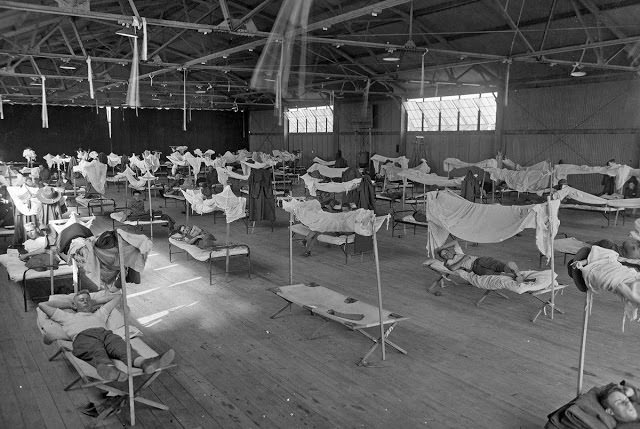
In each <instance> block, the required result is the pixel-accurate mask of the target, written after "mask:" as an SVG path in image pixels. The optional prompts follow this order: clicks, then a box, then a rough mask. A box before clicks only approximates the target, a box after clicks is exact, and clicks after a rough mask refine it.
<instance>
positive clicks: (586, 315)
mask: <svg viewBox="0 0 640 429" xmlns="http://www.w3.org/2000/svg"><path fill="white" fill-rule="evenodd" d="M592 301H593V294H592V292H591V291H590V290H588V289H587V296H586V298H585V300H584V320H583V322H582V341H581V342H580V359H579V360H578V387H577V395H580V394H581V393H582V380H583V376H584V355H585V351H586V348H587V328H588V326H589V313H591V305H592Z"/></svg>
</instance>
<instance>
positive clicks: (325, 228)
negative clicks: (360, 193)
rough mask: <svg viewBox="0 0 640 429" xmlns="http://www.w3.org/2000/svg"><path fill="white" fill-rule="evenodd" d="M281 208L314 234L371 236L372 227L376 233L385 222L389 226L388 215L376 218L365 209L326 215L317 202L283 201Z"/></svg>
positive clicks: (372, 212)
mask: <svg viewBox="0 0 640 429" xmlns="http://www.w3.org/2000/svg"><path fill="white" fill-rule="evenodd" d="M282 208H283V209H284V210H285V211H286V212H288V213H293V215H294V216H295V217H296V219H298V220H299V221H300V222H301V223H302V224H303V225H305V226H306V227H308V228H309V229H310V230H311V231H314V232H355V233H356V234H359V235H364V236H372V235H373V228H374V227H375V230H376V231H378V230H379V229H380V228H381V227H382V224H383V223H384V222H385V221H387V228H388V226H389V218H390V216H389V215H386V216H377V217H376V214H375V212H374V211H373V210H365V209H357V210H354V211H350V212H342V213H328V212H325V211H323V210H322V206H321V205H320V201H318V200H308V201H300V200H296V199H292V200H291V201H286V200H283V201H282Z"/></svg>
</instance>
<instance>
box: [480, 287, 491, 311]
mask: <svg viewBox="0 0 640 429" xmlns="http://www.w3.org/2000/svg"><path fill="white" fill-rule="evenodd" d="M491 292H493V291H492V290H485V291H484V293H483V294H482V296H481V297H480V299H479V300H477V301H476V307H480V304H482V302H483V301H484V300H485V299H487V297H488V296H489V294H490V293H491Z"/></svg>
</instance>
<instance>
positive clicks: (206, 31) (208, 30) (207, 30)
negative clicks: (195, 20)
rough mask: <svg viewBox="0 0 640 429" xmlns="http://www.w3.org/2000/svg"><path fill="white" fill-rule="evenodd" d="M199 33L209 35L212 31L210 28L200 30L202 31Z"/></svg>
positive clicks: (199, 30)
mask: <svg viewBox="0 0 640 429" xmlns="http://www.w3.org/2000/svg"><path fill="white" fill-rule="evenodd" d="M198 33H202V34H209V33H211V29H210V28H200V29H198Z"/></svg>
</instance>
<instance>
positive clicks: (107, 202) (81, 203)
mask: <svg viewBox="0 0 640 429" xmlns="http://www.w3.org/2000/svg"><path fill="white" fill-rule="evenodd" d="M76 203H77V207H83V208H85V209H87V212H88V213H89V216H91V215H93V213H94V211H95V210H96V209H97V208H100V213H101V214H104V209H105V207H109V206H110V207H111V208H112V209H113V210H115V209H116V202H115V200H114V199H113V198H105V197H98V198H85V197H76Z"/></svg>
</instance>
